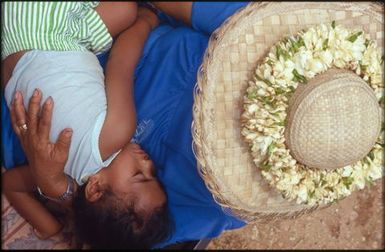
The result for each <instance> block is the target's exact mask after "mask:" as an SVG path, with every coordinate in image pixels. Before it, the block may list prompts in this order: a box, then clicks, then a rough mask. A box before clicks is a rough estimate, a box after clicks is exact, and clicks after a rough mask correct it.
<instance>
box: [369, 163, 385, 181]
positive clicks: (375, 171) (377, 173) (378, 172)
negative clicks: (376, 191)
mask: <svg viewBox="0 0 385 252" xmlns="http://www.w3.org/2000/svg"><path fill="white" fill-rule="evenodd" d="M368 175H369V176H370V177H371V178H372V179H373V180H376V179H379V178H381V177H382V175H383V170H382V169H381V167H379V166H374V167H372V169H370V171H369V173H368Z"/></svg>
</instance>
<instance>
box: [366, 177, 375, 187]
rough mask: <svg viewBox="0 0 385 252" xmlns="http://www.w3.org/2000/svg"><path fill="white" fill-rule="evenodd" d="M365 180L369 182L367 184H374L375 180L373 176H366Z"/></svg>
mask: <svg viewBox="0 0 385 252" xmlns="http://www.w3.org/2000/svg"><path fill="white" fill-rule="evenodd" d="M365 182H366V183H367V184H369V185H370V186H372V185H374V182H373V180H372V179H371V178H369V177H368V178H365Z"/></svg>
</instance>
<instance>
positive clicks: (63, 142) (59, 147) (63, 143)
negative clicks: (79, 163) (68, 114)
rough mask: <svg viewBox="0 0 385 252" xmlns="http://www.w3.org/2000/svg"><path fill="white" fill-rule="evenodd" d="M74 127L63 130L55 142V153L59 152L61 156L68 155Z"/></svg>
mask: <svg viewBox="0 0 385 252" xmlns="http://www.w3.org/2000/svg"><path fill="white" fill-rule="evenodd" d="M71 138H72V129H69V128H66V129H64V130H63V131H62V132H60V135H59V137H58V139H57V141H56V143H55V154H59V155H60V156H61V157H68V153H69V149H70V146H71Z"/></svg>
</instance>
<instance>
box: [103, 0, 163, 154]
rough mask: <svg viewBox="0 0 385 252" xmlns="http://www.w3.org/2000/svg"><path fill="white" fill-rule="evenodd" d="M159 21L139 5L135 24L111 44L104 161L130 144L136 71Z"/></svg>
mask: <svg viewBox="0 0 385 252" xmlns="http://www.w3.org/2000/svg"><path fill="white" fill-rule="evenodd" d="M157 22H158V20H157V17H156V15H155V14H154V13H152V12H151V11H150V10H147V9H141V8H139V10H138V18H137V20H136V21H135V23H134V24H133V25H132V26H131V27H130V28H128V29H127V30H125V31H124V32H122V33H121V34H120V35H119V36H118V38H117V40H116V41H115V42H114V45H113V46H112V49H111V52H110V56H109V59H108V62H107V67H106V94H107V115H106V119H105V122H104V124H103V128H102V131H101V134H100V141H99V148H100V153H101V156H102V159H103V160H104V159H106V158H107V157H108V156H110V155H111V154H112V153H114V152H116V151H117V150H119V149H120V148H122V147H123V146H124V145H125V144H127V143H128V142H129V141H130V140H131V138H132V137H133V134H134V132H135V128H136V115H135V105H134V98H133V84H134V72H135V67H136V65H137V63H138V61H139V58H140V56H141V54H142V50H143V47H144V43H145V41H146V39H147V37H148V34H149V33H150V32H151V30H152V29H153V28H154V27H155V26H156V25H157Z"/></svg>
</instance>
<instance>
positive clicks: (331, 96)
mask: <svg viewBox="0 0 385 252" xmlns="http://www.w3.org/2000/svg"><path fill="white" fill-rule="evenodd" d="M287 119H288V121H287V127H286V132H285V140H286V144H287V146H288V148H289V149H290V153H291V154H292V156H293V157H294V158H295V159H296V160H297V161H298V162H300V163H302V164H304V165H306V166H309V167H313V168H319V169H335V168H340V167H343V166H346V165H351V164H353V163H355V162H357V161H359V160H360V159H362V158H363V157H365V156H366V155H367V154H368V152H369V151H370V150H371V149H372V148H373V146H374V144H375V141H376V139H377V137H378V134H379V132H380V125H381V120H380V108H379V104H378V101H377V98H376V96H375V94H374V92H373V90H372V89H371V88H370V87H369V85H368V84H367V83H366V82H365V81H364V80H362V79H361V78H360V77H359V76H357V75H356V74H354V73H353V72H351V71H347V70H340V69H330V70H328V71H326V72H325V73H323V74H320V75H318V76H316V77H315V78H313V79H311V80H310V81H309V83H308V84H305V85H300V86H298V88H297V90H296V92H295V93H294V95H293V96H292V98H291V99H290V103H289V111H288V117H287Z"/></svg>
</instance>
